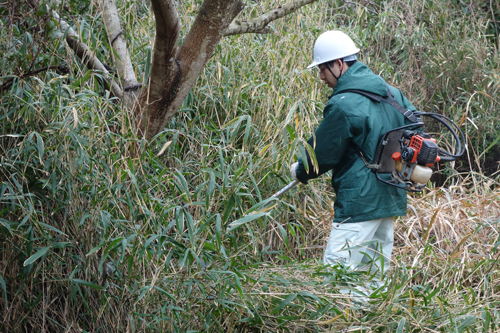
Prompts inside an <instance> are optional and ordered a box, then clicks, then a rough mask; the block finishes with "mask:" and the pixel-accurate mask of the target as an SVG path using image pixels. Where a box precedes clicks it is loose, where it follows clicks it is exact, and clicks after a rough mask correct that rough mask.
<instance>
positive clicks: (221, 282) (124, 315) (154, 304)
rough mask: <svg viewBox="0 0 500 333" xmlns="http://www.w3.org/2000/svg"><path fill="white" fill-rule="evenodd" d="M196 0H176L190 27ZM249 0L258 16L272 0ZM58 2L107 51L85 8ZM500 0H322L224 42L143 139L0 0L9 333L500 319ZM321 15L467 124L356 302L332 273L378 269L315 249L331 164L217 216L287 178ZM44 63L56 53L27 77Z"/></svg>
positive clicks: (1, 283)
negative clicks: (488, 3) (344, 264)
mask: <svg viewBox="0 0 500 333" xmlns="http://www.w3.org/2000/svg"><path fill="white" fill-rule="evenodd" d="M492 3H493V4H495V2H492ZM198 6H199V3H198V1H185V2H182V4H179V8H178V9H179V12H180V16H181V19H182V20H183V24H184V25H185V26H186V27H188V26H189V25H190V23H191V22H192V20H193V17H194V15H195V13H196V11H197V9H198ZM248 6H249V7H251V8H252V11H251V13H250V14H249V15H257V14H258V13H260V12H261V11H262V10H264V9H265V8H266V6H270V7H271V6H272V4H270V3H267V2H258V3H253V2H251V3H249V4H248ZM56 8H57V10H58V11H60V13H61V14H62V15H63V16H64V17H66V19H67V21H68V22H70V23H71V24H73V26H74V27H76V28H78V29H75V30H77V31H80V33H81V34H82V39H83V40H84V41H85V42H86V43H88V44H89V45H91V47H92V48H93V49H95V50H96V51H97V52H100V54H101V57H102V60H104V61H105V62H107V63H108V64H111V60H110V59H111V55H110V52H109V46H108V44H107V42H106V40H107V39H106V36H105V31H104V29H103V26H102V24H101V22H100V17H99V15H98V9H97V8H96V6H95V4H94V3H93V2H86V1H79V2H68V3H67V4H65V5H64V6H60V7H59V6H58V7H56ZM490 9H491V10H490ZM495 10H498V9H495V8H493V7H491V8H490V7H488V8H486V9H485V7H484V5H483V2H479V1H477V2H475V1H472V2H470V3H468V4H465V3H464V2H460V1H452V0H447V1H441V0H439V1H438V0H435V1H418V2H415V1H409V0H401V1H394V2H387V3H386V2H382V1H368V2H366V1H359V2H352V3H351V2H349V3H344V2H341V1H336V2H330V1H319V2H318V3H315V4H313V5H311V6H308V7H307V8H304V9H302V10H300V11H299V12H298V13H295V14H293V15H292V16H290V17H288V18H286V19H285V20H282V21H280V22H275V23H274V24H273V25H272V30H273V34H269V35H242V36H236V37H231V38H227V39H225V40H224V41H223V42H222V43H221V45H220V47H218V48H217V51H216V53H215V54H214V55H213V57H212V58H211V60H210V62H209V63H208V65H207V67H206V70H205V71H204V73H203V75H202V76H201V77H200V79H199V81H198V83H197V85H196V86H195V87H194V88H193V90H192V92H191V93H190V94H189V96H188V98H187V99H186V101H185V105H184V107H183V108H182V110H181V111H180V112H179V114H178V115H177V116H176V117H175V118H174V120H173V121H172V122H171V123H170V124H169V126H168V128H166V129H165V131H164V132H162V133H161V134H159V135H158V136H157V137H155V138H154V139H153V140H152V141H151V142H149V143H146V142H144V141H143V140H141V139H140V138H137V137H136V136H135V135H134V131H133V128H132V126H131V124H130V123H131V120H130V119H131V118H130V115H129V114H127V112H126V111H125V110H123V109H122V108H121V107H120V104H119V103H118V102H117V101H116V100H114V99H113V98H112V97H110V95H109V94H108V93H107V92H106V91H105V90H104V89H103V88H102V85H101V83H102V80H101V79H100V76H99V73H92V72H89V71H87V70H86V69H85V68H83V67H82V66H81V65H80V64H79V61H78V59H77V58H76V57H75V56H74V55H73V54H72V53H71V52H70V50H69V48H68V47H67V46H66V45H65V43H64V40H63V39H61V36H62V33H61V32H58V31H57V29H55V27H54V26H53V24H52V23H51V22H50V21H47V20H46V19H44V16H43V14H44V13H43V8H42V9H40V10H39V13H38V14H40V15H38V16H37V15H36V13H35V12H34V11H32V10H30V9H29V8H28V7H24V5H21V4H18V3H17V2H16V1H14V2H9V3H8V4H1V5H0V13H1V15H2V16H1V20H0V24H1V25H2V28H1V29H0V40H1V43H0V56H1V59H0V62H1V67H0V68H1V69H0V71H1V76H2V77H1V80H0V82H1V83H0V84H1V86H0V87H1V90H2V91H1V95H0V98H1V106H0V107H1V113H0V296H1V297H0V309H1V311H0V313H1V315H0V331H2V332H33V331H36V332H40V331H42V332H45V331H47V332H82V331H88V332H121V331H123V332H125V331H127V332H128V331H132V332H137V331H163V332H169V331H178V332H187V331H207V332H212V331H231V332H240V331H241V332H259V331H263V332H275V331H291V332H295V331H297V332H298V331H311V332H313V331H342V330H344V331H346V332H347V331H358V332H370V331H371V332H386V331H387V332H394V331H396V332H424V331H425V332H467V331H468V332H491V331H498V330H499V327H500V322H499V321H500V319H499V318H500V316H499V315H498V311H499V306H500V296H499V295H500V290H499V287H498V282H499V279H500V274H499V267H500V266H499V265H498V259H499V254H500V253H499V251H498V245H499V244H500V243H499V240H500V237H499V227H498V223H499V222H500V206H499V201H500V200H499V196H500V187H499V182H498V171H497V170H498V160H499V154H500V150H499V148H498V147H499V145H498V140H499V138H500V137H499V136H498V133H499V132H500V128H499V123H498V121H497V119H498V117H499V116H500V115H499V106H498V100H497V99H496V96H497V92H498V90H499V87H500V76H499V71H498V66H499V65H498V64H499V63H500V62H499V54H498V49H497V45H498V44H495V42H492V38H494V34H495V33H497V34H498V32H495V31H492V30H491V29H492V25H491V24H490V22H489V21H488V18H491V16H490V14H491V13H498V11H496V12H495ZM122 15H123V18H124V19H123V20H124V24H125V26H126V27H127V29H126V31H128V33H127V34H126V37H127V39H128V43H129V46H130V47H131V50H130V51H131V54H132V58H133V59H132V62H133V63H134V64H135V65H136V66H137V67H136V68H137V73H138V77H143V79H142V81H143V82H147V76H148V71H149V62H148V61H149V60H150V58H151V51H150V50H151V47H150V45H151V39H152V37H153V30H152V29H153V27H154V25H153V20H152V17H151V14H150V12H149V11H148V8H147V7H146V5H145V4H142V3H140V2H137V3H134V2H126V3H125V4H124V5H123V7H122ZM493 18H495V17H493ZM494 27H495V26H493V28H494ZM333 28H338V29H343V30H345V31H346V32H348V33H350V34H351V35H352V36H353V37H354V39H355V41H356V43H357V44H358V45H359V46H360V48H361V49H362V50H363V51H362V53H361V54H360V58H361V61H363V62H365V63H366V64H368V65H369V66H370V67H371V68H372V69H373V70H374V72H375V73H378V74H380V75H382V76H383V77H384V78H385V79H386V80H387V81H388V82H389V83H391V84H393V85H395V86H397V87H399V88H400V89H402V90H403V91H404V92H405V94H406V95H407V97H408V98H409V99H410V100H411V101H412V102H413V104H414V105H415V106H417V108H418V109H421V110H426V111H432V112H439V113H443V114H446V115H447V116H449V117H450V118H452V119H454V120H455V121H456V122H457V123H458V124H460V126H461V127H462V129H463V130H464V132H466V133H467V137H468V142H467V152H466V156H464V158H463V159H462V160H460V161H458V162H456V163H455V164H449V165H447V166H440V168H441V169H440V170H439V171H437V172H436V173H437V174H438V175H440V183H439V184H438V185H439V186H437V185H436V184H430V189H429V190H428V191H426V192H425V193H423V194H421V195H420V194H419V195H413V196H411V197H410V200H409V203H410V206H409V209H408V215H407V216H406V217H400V218H398V220H397V221H396V228H395V231H396V247H395V250H394V253H393V258H392V259H393V260H392V263H391V267H392V268H391V270H390V271H389V273H388V282H387V285H386V286H385V288H381V289H380V290H379V291H377V292H375V293H374V294H373V295H372V297H371V299H370V302H369V304H368V305H367V304H358V303H354V302H353V301H352V300H351V299H350V298H348V297H346V296H345V295H343V294H341V293H339V291H340V289H342V288H346V287H348V288H353V287H355V286H357V285H360V284H365V283H366V282H367V281H370V280H374V279H378V277H375V276H371V275H370V274H368V273H363V272H351V271H347V270H344V269H342V268H341V267H336V268H333V269H326V268H325V267H323V266H321V256H322V248H321V247H322V246H323V245H324V244H325V241H324V240H325V237H326V236H327V235H328V234H329V229H330V226H331V222H330V221H331V219H332V216H333V200H334V198H335V195H334V193H333V192H332V190H331V188H330V187H329V185H328V178H327V177H323V178H321V179H319V180H316V181H312V182H310V185H309V186H299V187H298V188H296V189H294V190H293V191H291V192H289V193H287V194H286V195H285V197H284V198H283V200H281V201H276V202H275V205H274V206H273V208H272V209H269V210H266V211H260V212H259V213H258V214H260V215H258V216H260V218H258V219H254V220H252V221H248V222H247V223H244V224H242V226H241V227H239V228H238V229H236V230H234V231H233V232H230V233H228V232H226V227H227V225H228V224H229V223H230V222H232V221H234V220H237V219H239V218H241V217H243V216H244V215H245V214H247V213H248V211H249V210H250V209H251V207H253V206H255V205H256V204H257V203H258V202H260V201H261V200H263V199H266V198H268V197H269V196H270V195H272V194H273V193H274V192H275V191H276V190H278V189H280V188H282V187H283V186H285V185H286V184H287V183H288V182H289V181H290V178H289V175H288V165H289V164H291V163H293V162H294V161H295V160H296V158H297V157H298V156H300V154H301V151H302V150H303V148H302V142H303V140H304V139H307V138H308V136H309V135H310V134H311V133H312V131H313V130H314V128H315V126H316V124H317V123H318V121H319V120H320V119H321V109H322V105H323V104H324V102H325V101H326V96H327V95H328V91H327V89H326V88H325V87H323V86H322V85H321V83H320V82H319V80H318V78H317V75H316V74H315V73H314V72H310V71H307V70H305V69H304V68H305V66H306V64H307V63H308V62H309V61H310V59H311V52H312V45H313V43H314V39H315V38H316V37H317V35H318V34H319V33H321V32H322V31H324V30H327V29H333ZM132 31H133V33H132ZM488 34H489V35H488ZM46 66H64V68H63V67H57V68H55V67H54V68H51V69H50V70H46V71H42V72H39V73H37V74H36V75H31V74H30V75H27V74H28V73H30V71H33V70H36V69H39V68H43V67H46ZM429 126H430V127H431V128H432V124H429ZM433 130H434V131H436V132H437V131H438V130H439V128H437V127H436V128H433ZM436 136H437V137H439V138H440V142H441V144H442V145H447V144H451V142H450V141H449V140H450V138H449V137H447V136H446V135H444V134H443V135H441V136H439V135H438V134H437V133H436ZM440 185H443V186H442V187H441V186H440Z"/></svg>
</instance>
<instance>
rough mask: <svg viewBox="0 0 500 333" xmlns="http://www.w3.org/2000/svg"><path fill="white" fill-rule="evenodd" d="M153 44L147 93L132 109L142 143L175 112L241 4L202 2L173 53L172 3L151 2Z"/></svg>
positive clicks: (174, 24)
mask: <svg viewBox="0 0 500 333" xmlns="http://www.w3.org/2000/svg"><path fill="white" fill-rule="evenodd" d="M151 3H152V6H153V11H154V13H155V19H156V41H155V47H154V53H153V65H152V68H151V75H150V82H149V84H148V87H149V89H147V90H146V89H144V90H143V93H142V95H141V98H140V107H138V108H136V110H135V115H136V123H137V128H138V130H139V132H140V133H141V134H143V135H144V136H145V138H146V140H148V141H149V140H151V138H153V137H154V136H155V135H156V134H158V133H159V132H161V131H162V130H163V128H164V127H165V125H166V124H167V123H168V121H169V120H170V119H171V118H172V117H173V116H174V114H175V113H176V112H177V110H179V108H180V107H181V105H182V103H183V102H184V99H185V98H186V96H187V95H188V93H189V91H190V90H191V88H192V87H193V85H194V83H195V82H196V80H197V79H198V77H199V75H200V74H201V71H202V70H203V68H204V67H205V65H206V63H207V61H208V59H209V58H210V56H211V55H212V53H213V52H214V50H215V47H216V46H217V45H218V44H219V42H220V39H221V38H222V37H223V36H224V33H225V31H226V29H227V28H228V26H229V24H231V22H232V21H233V20H234V18H235V17H236V15H238V13H239V12H240V11H241V10H242V9H243V7H244V6H243V3H242V2H241V0H206V1H204V2H203V4H202V6H201V8H200V11H199V13H198V16H197V17H196V20H195V22H194V24H193V26H192V27H191V29H190V32H189V34H188V36H187V37H186V39H185V40H184V42H183V43H182V45H181V46H180V47H179V48H178V49H177V48H176V45H177V40H178V36H179V21H178V17H177V11H176V10H175V8H174V6H175V4H174V1H168V0H152V1H151Z"/></svg>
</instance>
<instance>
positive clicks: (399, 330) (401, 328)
mask: <svg viewBox="0 0 500 333" xmlns="http://www.w3.org/2000/svg"><path fill="white" fill-rule="evenodd" d="M405 323H406V318H405V317H403V318H401V320H400V321H399V324H398V328H397V330H396V333H403V331H404V329H405Z"/></svg>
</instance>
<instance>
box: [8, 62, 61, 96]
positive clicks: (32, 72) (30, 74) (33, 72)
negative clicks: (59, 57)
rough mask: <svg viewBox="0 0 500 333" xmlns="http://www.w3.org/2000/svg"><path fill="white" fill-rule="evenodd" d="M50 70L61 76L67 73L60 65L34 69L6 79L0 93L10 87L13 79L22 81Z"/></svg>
mask: <svg viewBox="0 0 500 333" xmlns="http://www.w3.org/2000/svg"><path fill="white" fill-rule="evenodd" d="M51 69H55V70H57V71H58V72H61V73H62V74H67V73H69V70H68V68H67V67H66V66H62V65H57V66H47V67H43V68H39V69H35V70H33V71H29V72H28V73H26V74H23V75H21V76H15V77H10V78H8V79H7V80H6V81H5V82H3V83H2V84H1V85H0V93H2V92H3V91H4V90H5V89H8V88H10V87H11V86H12V83H13V82H14V79H16V78H19V79H24V78H27V77H29V76H33V75H36V74H38V73H41V72H45V71H47V70H51Z"/></svg>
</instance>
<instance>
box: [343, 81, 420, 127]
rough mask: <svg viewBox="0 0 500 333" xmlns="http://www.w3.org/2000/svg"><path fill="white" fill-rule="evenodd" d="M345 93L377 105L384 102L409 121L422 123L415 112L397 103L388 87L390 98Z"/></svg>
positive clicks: (358, 92) (362, 93)
mask: <svg viewBox="0 0 500 333" xmlns="http://www.w3.org/2000/svg"><path fill="white" fill-rule="evenodd" d="M345 92H350V93H355V94H359V95H363V96H365V97H367V98H369V99H370V100H372V101H373V102H376V103H380V102H384V103H387V104H390V105H392V106H393V107H394V108H395V109H396V110H398V111H399V112H400V113H401V114H402V115H403V116H405V117H406V118H407V119H409V120H410V121H411V122H412V123H419V122H422V119H421V118H420V117H418V116H416V115H415V114H414V113H413V111H411V110H407V109H405V108H404V107H403V106H402V105H401V104H399V103H398V101H396V99H395V98H394V96H393V95H392V93H391V90H390V89H389V87H387V96H388V97H382V96H380V95H377V94H372V93H369V92H366V91H363V90H358V89H347V90H343V91H342V92H341V93H345Z"/></svg>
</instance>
